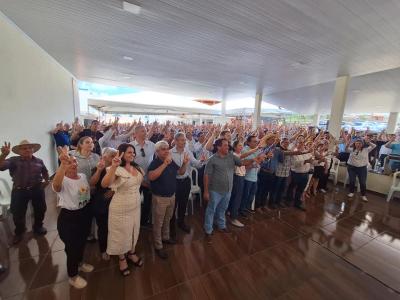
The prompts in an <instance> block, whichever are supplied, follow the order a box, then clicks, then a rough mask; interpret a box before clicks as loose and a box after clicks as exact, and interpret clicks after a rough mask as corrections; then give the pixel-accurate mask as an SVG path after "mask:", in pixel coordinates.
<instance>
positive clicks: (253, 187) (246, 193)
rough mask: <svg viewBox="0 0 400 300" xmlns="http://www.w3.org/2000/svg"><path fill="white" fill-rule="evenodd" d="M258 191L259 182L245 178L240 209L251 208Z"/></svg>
mask: <svg viewBox="0 0 400 300" xmlns="http://www.w3.org/2000/svg"><path fill="white" fill-rule="evenodd" d="M256 193H257V182H254V181H248V180H246V179H245V180H244V187H243V196H242V202H241V203H240V211H241V212H243V211H244V210H245V209H251V202H252V201H253V199H254V196H255V194H256Z"/></svg>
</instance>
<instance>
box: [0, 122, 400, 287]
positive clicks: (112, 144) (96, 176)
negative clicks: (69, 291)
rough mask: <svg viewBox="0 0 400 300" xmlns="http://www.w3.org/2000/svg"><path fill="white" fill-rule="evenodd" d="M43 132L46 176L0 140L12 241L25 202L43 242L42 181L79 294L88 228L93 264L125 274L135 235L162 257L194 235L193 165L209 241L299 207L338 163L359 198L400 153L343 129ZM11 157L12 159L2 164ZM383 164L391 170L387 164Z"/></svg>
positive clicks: (61, 128) (62, 127)
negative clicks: (47, 136) (181, 236)
mask: <svg viewBox="0 0 400 300" xmlns="http://www.w3.org/2000/svg"><path fill="white" fill-rule="evenodd" d="M52 135H53V137H54V141H55V143H56V146H57V151H58V157H59V161H58V162H59V167H58V169H57V171H56V173H55V175H54V177H53V178H52V180H50V176H49V173H48V171H47V168H46V166H45V165H44V163H43V161H42V160H41V159H40V158H38V157H36V156H34V155H33V154H34V153H35V152H37V151H38V150H39V149H40V145H39V144H36V143H31V142H29V141H27V140H25V141H22V142H21V143H20V144H19V145H16V146H14V147H12V148H11V145H10V143H4V145H3V146H2V148H1V154H0V170H1V171H4V170H9V172H10V175H11V177H12V180H13V189H12V198H11V207H10V210H11V212H12V215H13V221H14V224H15V237H14V241H13V242H14V243H19V242H20V241H21V239H22V236H23V234H24V232H25V231H26V226H25V214H26V210H27V204H28V202H29V201H32V206H33V209H34V219H35V220H34V225H33V231H34V233H36V234H38V235H43V234H46V232H47V231H46V229H45V228H44V227H43V219H44V215H45V212H46V202H45V194H44V188H45V187H46V186H47V185H48V184H49V183H50V182H51V187H52V189H53V191H54V192H55V193H57V198H58V206H59V207H60V208H61V210H60V213H59V216H58V223H57V229H58V232H59V236H60V238H61V240H62V241H63V242H64V244H65V252H66V255H67V272H68V276H69V278H70V279H69V282H70V284H71V285H72V286H74V287H76V288H83V287H85V286H86V284H87V283H86V281H85V279H84V278H82V277H81V276H79V272H80V271H81V272H91V271H92V270H93V266H91V265H89V264H87V263H84V262H83V253H84V249H85V244H86V242H87V239H88V237H89V236H90V235H91V232H92V231H93V229H92V228H93V226H92V224H93V222H94V221H93V220H95V223H96V224H97V238H98V244H99V250H100V252H101V255H102V258H103V259H104V260H109V259H110V256H116V257H118V260H119V269H120V272H121V275H122V276H128V275H129V274H130V266H129V264H133V265H135V266H136V267H141V266H142V265H143V263H144V261H143V259H142V258H141V257H140V256H139V255H138V254H137V253H136V251H135V247H136V244H137V241H138V239H139V238H140V228H141V227H148V228H151V229H152V233H153V244H154V249H155V253H156V254H157V255H158V256H159V257H160V258H162V259H167V258H168V252H167V251H166V250H165V245H166V244H170V245H173V244H175V243H176V237H177V234H178V232H179V231H181V232H182V233H185V234H188V233H190V232H191V230H192V229H191V227H190V225H189V224H188V222H187V220H186V210H187V206H188V201H189V198H190V197H191V188H192V182H193V180H194V178H193V177H192V175H193V169H196V170H197V173H198V182H196V184H198V185H199V186H200V188H201V191H202V199H203V200H204V201H205V203H206V204H207V205H206V208H205V214H204V232H205V239H206V240H207V242H208V243H210V244H211V243H212V240H213V237H212V234H213V231H214V230H218V231H220V232H223V233H229V232H230V230H229V226H227V220H228V221H229V223H230V224H231V225H232V226H236V227H239V228H241V227H244V226H246V223H247V220H248V219H249V217H250V216H251V215H252V214H255V213H258V214H264V213H268V212H270V211H271V210H276V209H284V208H287V207H291V206H292V207H294V208H295V209H298V210H300V211H305V210H306V206H305V203H306V201H305V199H307V198H309V197H313V196H314V195H316V194H317V193H326V192H327V190H328V188H327V182H328V178H329V174H330V170H331V168H332V165H333V163H334V160H335V159H336V158H337V159H339V160H340V161H346V162H347V168H348V176H349V193H348V197H349V198H352V197H354V196H355V183H356V178H358V181H359V184H360V189H361V199H362V200H363V201H368V199H367V197H366V179H367V174H368V172H367V168H368V166H370V165H371V164H372V165H374V164H375V163H374V161H375V160H379V159H382V155H388V154H389V150H390V151H391V152H392V154H394V155H396V154H400V143H399V142H398V141H397V139H396V136H395V135H385V134H379V135H378V134H373V133H369V132H365V133H363V134H361V133H358V132H355V131H352V132H346V131H344V130H343V131H342V132H341V136H340V137H339V138H334V137H333V136H332V135H331V134H330V133H329V132H327V131H324V130H320V129H318V128H314V127H304V126H298V125H297V126H295V125H291V126H288V125H278V124H272V123H269V124H262V125H261V126H258V127H257V128H256V129H253V128H252V124H251V123H250V122H244V121H241V120H232V121H230V122H228V123H226V124H224V125H216V124H201V125H185V124H171V123H170V122H166V124H159V123H157V122H154V123H151V124H149V123H143V122H141V121H140V120H139V121H135V122H133V123H132V124H120V123H119V121H118V119H116V120H115V121H114V122H113V123H108V124H105V123H101V122H99V121H98V120H93V121H92V122H91V123H90V125H89V126H88V128H84V126H82V125H81V124H80V123H79V120H78V119H76V120H75V121H74V122H73V123H72V124H71V125H69V124H63V123H62V122H60V123H59V124H57V125H56V128H55V129H54V130H53V131H52ZM11 151H12V152H13V153H15V154H16V156H13V157H10V158H7V156H8V155H9V153H10V152H11ZM380 152H382V153H381V155H378V154H379V153H380ZM392 165H393V167H394V168H398V167H399V166H398V165H397V162H396V161H394V162H393V164H392Z"/></svg>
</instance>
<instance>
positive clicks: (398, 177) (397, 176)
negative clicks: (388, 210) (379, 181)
mask: <svg viewBox="0 0 400 300" xmlns="http://www.w3.org/2000/svg"><path fill="white" fill-rule="evenodd" d="M394 192H400V171H397V172H395V173H393V181H392V186H391V187H390V190H389V194H388V196H387V199H386V201H387V202H389V201H390V200H391V199H392V197H393V194H394Z"/></svg>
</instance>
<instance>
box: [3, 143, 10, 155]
mask: <svg viewBox="0 0 400 300" xmlns="http://www.w3.org/2000/svg"><path fill="white" fill-rule="evenodd" d="M10 151H11V144H10V142H8V143H7V142H4V146H2V147H1V155H2V156H7V155H8V154H10Z"/></svg>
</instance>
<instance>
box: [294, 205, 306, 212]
mask: <svg viewBox="0 0 400 300" xmlns="http://www.w3.org/2000/svg"><path fill="white" fill-rule="evenodd" d="M294 208H297V209H299V210H302V211H306V209H305V207H304V206H303V205H295V206H294Z"/></svg>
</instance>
